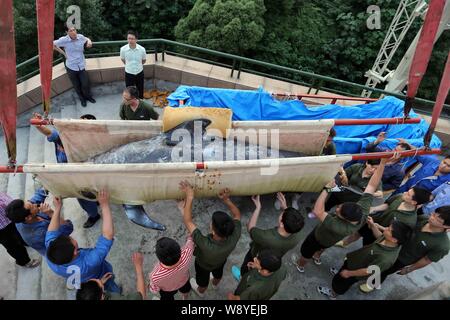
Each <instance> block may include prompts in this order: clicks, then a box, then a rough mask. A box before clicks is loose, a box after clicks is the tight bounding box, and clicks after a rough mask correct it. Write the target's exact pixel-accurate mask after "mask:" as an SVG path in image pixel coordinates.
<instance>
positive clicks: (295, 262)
mask: <svg viewBox="0 0 450 320" xmlns="http://www.w3.org/2000/svg"><path fill="white" fill-rule="evenodd" d="M298 260H299V257H298V256H297V255H296V254H295V253H293V254H292V255H291V263H292V264H293V265H294V266H295V267H296V268H297V271H298V272H300V273H304V272H305V267H300V266H299V265H298Z"/></svg>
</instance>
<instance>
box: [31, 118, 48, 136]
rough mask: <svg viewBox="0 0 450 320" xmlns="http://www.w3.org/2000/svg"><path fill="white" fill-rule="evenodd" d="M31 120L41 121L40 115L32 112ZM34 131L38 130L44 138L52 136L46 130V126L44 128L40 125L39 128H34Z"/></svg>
mask: <svg viewBox="0 0 450 320" xmlns="http://www.w3.org/2000/svg"><path fill="white" fill-rule="evenodd" d="M33 119H40V120H41V119H42V115H40V114H39V113H37V112H34V113H33ZM36 129H38V131H39V132H40V133H42V134H43V135H45V136H47V137H49V136H50V135H51V134H52V130H50V129H49V128H47V127H46V126H44V125H41V126H36Z"/></svg>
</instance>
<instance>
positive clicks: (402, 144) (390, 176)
mask: <svg viewBox="0 0 450 320" xmlns="http://www.w3.org/2000/svg"><path fill="white" fill-rule="evenodd" d="M384 140H386V132H380V133H379V134H378V136H377V139H376V140H375V141H374V142H371V143H368V144H367V145H366V146H365V152H392V151H394V152H401V151H407V150H411V146H410V145H409V143H407V142H406V140H404V139H397V140H399V142H398V143H397V145H396V146H395V148H394V149H389V148H387V147H384V146H381V145H380V144H381V143H382V142H383V141H384ZM363 152H364V150H363ZM405 164H406V163H405V158H397V157H393V158H391V159H389V161H388V162H387V163H386V167H385V169H384V173H383V177H382V178H381V182H382V183H383V194H385V195H386V194H390V193H392V192H394V191H395V190H396V189H397V188H398V187H400V185H401V183H402V181H403V178H404V177H405Z"/></svg>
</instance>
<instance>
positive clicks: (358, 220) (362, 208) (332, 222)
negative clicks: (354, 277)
mask: <svg viewBox="0 0 450 320" xmlns="http://www.w3.org/2000/svg"><path fill="white" fill-rule="evenodd" d="M385 164H386V159H382V160H381V162H380V165H379V166H378V168H377V170H376V171H375V173H374V174H373V175H372V177H371V178H370V180H369V183H368V185H367V187H366V188H365V190H364V194H363V195H362V196H361V199H360V200H359V201H358V202H357V203H354V202H344V203H343V204H341V205H339V206H337V208H336V214H335V215H331V214H329V213H328V212H326V211H325V201H326V199H327V196H328V190H329V188H332V187H333V185H334V181H332V182H330V183H329V184H327V185H326V186H325V188H324V190H322V193H321V194H320V195H319V198H318V199H317V201H316V203H315V205H314V209H313V212H314V214H315V215H316V216H317V218H318V219H319V220H320V223H319V224H318V225H317V226H316V227H315V228H314V230H313V231H312V232H311V233H310V234H309V235H308V236H307V237H306V239H305V241H304V242H303V244H302V246H301V249H300V252H301V257H300V259H298V258H297V256H296V255H295V254H294V255H292V256H291V261H292V262H293V263H294V265H295V266H296V268H297V270H298V271H299V272H300V273H303V272H305V265H306V264H307V263H308V261H309V260H311V258H312V259H313V261H314V263H315V264H316V265H320V264H321V263H322V262H321V260H320V256H321V254H322V253H323V251H324V250H325V249H327V248H329V247H332V246H333V245H334V244H335V243H336V242H338V241H340V240H342V239H344V238H345V237H347V236H349V235H351V234H353V233H354V232H356V231H357V230H358V229H359V228H361V226H362V225H363V223H365V222H366V217H367V215H368V214H369V211H370V206H371V204H372V200H373V194H374V193H375V192H376V190H377V186H378V185H379V184H380V181H381V177H382V176H383V170H384V166H385Z"/></svg>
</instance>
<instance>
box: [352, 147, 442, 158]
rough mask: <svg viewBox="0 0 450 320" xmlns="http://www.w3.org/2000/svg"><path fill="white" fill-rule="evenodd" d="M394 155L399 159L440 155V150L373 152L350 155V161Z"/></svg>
mask: <svg viewBox="0 0 450 320" xmlns="http://www.w3.org/2000/svg"><path fill="white" fill-rule="evenodd" d="M395 153H398V154H400V156H401V158H404V157H414V156H422V155H425V154H440V153H441V149H428V150H425V149H415V150H408V151H401V152H373V153H361V154H354V155H352V160H371V159H381V158H391V157H392V156H393V155H394V154H395Z"/></svg>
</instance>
